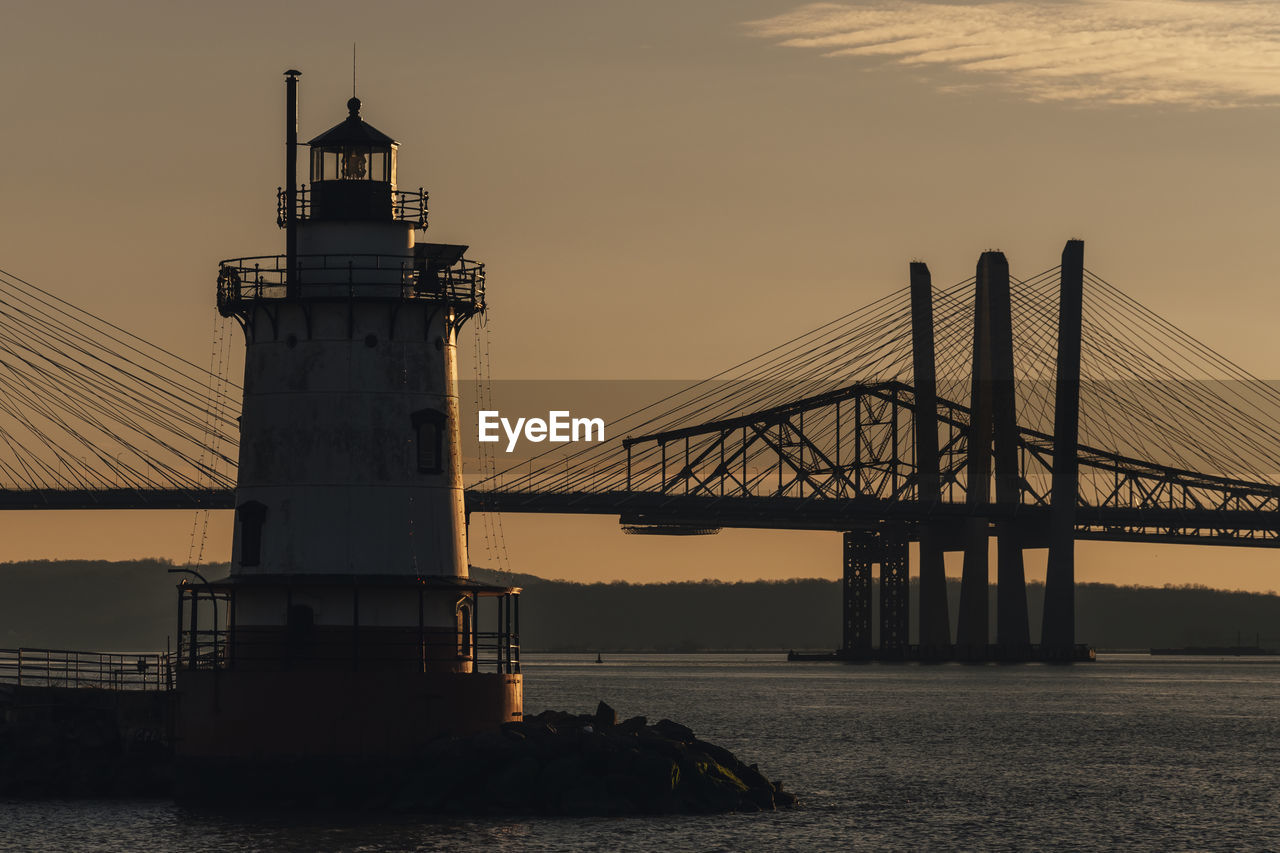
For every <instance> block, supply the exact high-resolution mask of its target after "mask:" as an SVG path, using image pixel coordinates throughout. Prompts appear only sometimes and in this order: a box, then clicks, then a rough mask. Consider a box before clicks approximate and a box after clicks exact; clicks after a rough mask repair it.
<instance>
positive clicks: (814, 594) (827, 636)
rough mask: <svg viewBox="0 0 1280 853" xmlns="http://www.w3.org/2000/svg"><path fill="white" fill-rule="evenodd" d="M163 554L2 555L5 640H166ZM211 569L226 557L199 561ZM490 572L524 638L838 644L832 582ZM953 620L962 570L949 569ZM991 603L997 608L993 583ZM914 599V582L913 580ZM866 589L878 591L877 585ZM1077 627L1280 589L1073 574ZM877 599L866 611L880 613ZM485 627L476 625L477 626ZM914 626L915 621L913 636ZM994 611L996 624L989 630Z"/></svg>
mask: <svg viewBox="0 0 1280 853" xmlns="http://www.w3.org/2000/svg"><path fill="white" fill-rule="evenodd" d="M172 567H173V564H172V563H168V562H166V561H163V560H135V561H125V562H107V561H91V560H68V561H28V562H14V563H0V647H4V648H16V647H18V646H23V647H27V648H62V649H77V650H101V651H148V650H158V649H163V648H164V647H165V644H166V641H168V642H169V643H170V644H172V641H173V640H172V638H173V633H174V631H175V629H176V623H177V616H176V607H177V595H176V594H175V586H176V585H177V583H178V582H179V580H180V576H177V575H173V574H169V573H167V571H166V570H167V569H169V568H172ZM200 571H201V573H202V574H204V575H205V577H208V578H210V579H213V578H218V577H222V576H225V574H226V571H227V567H226V566H225V565H221V566H218V565H213V566H203V567H201V568H200ZM474 574H475V576H476V578H477V579H479V580H483V581H486V582H497V583H502V584H504V585H512V586H519V587H521V588H522V589H523V590H524V592H523V594H522V595H521V604H520V628H521V631H520V633H521V644H522V646H523V648H524V649H525V650H526V651H596V650H603V651H663V652H672V651H704V650H705V651H711V650H743V651H746V650H762V651H763V650H787V649H797V650H800V649H805V650H831V649H835V648H837V647H838V646H839V645H840V634H841V629H840V624H841V590H840V582H839V581H835V580H824V579H815V578H807V579H796V580H783V581H751V582H732V583H730V582H722V581H714V580H705V581H699V582H688V581H684V582H672V583H656V584H629V583H623V582H615V583H590V584H584V583H574V582H569V581H560V580H547V579H544V578H539V577H535V576H532V575H520V574H516V575H510V574H499V573H496V572H490V571H487V570H484V569H477V570H476V571H475V573H474ZM948 592H949V596H950V599H951V613H952V628H953V630H954V627H955V614H956V612H957V609H958V607H959V597H960V585H959V581H958V580H955V579H952V580H950V581H949V582H948ZM990 592H991V603H990V613H991V614H992V618H993V621H994V614H995V612H996V608H995V587H991V591H990ZM910 593H911V599H912V605H911V612H912V614H913V623H914V614H915V612H916V608H915V599H916V594H917V584H916V582H915V580H914V579H913V580H912V583H911V590H910ZM1043 598H1044V587H1043V586H1042V585H1040V584H1035V583H1033V584H1028V587H1027V604H1028V611H1029V613H1030V617H1031V636H1032V637H1033V638H1036V637H1038V636H1039V633H1040V624H1039V623H1040V613H1041V607H1042V602H1043ZM873 599H874V596H873ZM1076 617H1077V629H1076V636H1077V638H1078V639H1079V640H1080V641H1081V642H1087V643H1089V644H1091V645H1093V646H1094V647H1095V648H1098V649H1101V650H1108V649H1147V648H1150V647H1163V646H1173V647H1177V646H1230V645H1236V644H1243V645H1253V644H1254V643H1255V642H1257V643H1260V644H1261V645H1262V646H1264V647H1268V648H1275V647H1276V646H1278V645H1280V596H1277V595H1275V594H1274V593H1250V592H1229V591H1223V590H1215V589H1210V588H1208V587H1204V586H1178V587H1174V586H1165V587H1138V586H1116V585H1112V584H1099V583H1087V584H1079V585H1078V586H1077V588H1076ZM878 620H879V614H878V608H876V607H875V606H874V605H873V613H872V622H873V625H876V624H878ZM481 627H482V628H483V627H484V626H483V625H482V626H481ZM915 628H916V626H915V625H914V624H912V626H911V636H912V640H913V641H914V639H915ZM994 636H995V632H994V624H993V626H992V637H993V639H994Z"/></svg>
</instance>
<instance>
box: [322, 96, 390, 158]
mask: <svg viewBox="0 0 1280 853" xmlns="http://www.w3.org/2000/svg"><path fill="white" fill-rule="evenodd" d="M347 110H348V115H347V117H346V119H345V120H344V121H342V122H340V123H338V124H335V125H334V126H333V127H331V128H329V129H328V130H326V131H325V132H324V133H322V134H320V135H319V136H317V137H316V138H315V139H312V140H311V141H310V142H308V143H307V144H308V145H310V146H312V147H315V146H325V147H329V146H339V145H370V146H380V147H390V146H392V145H395V144H396V141H395V140H394V139H392V138H391V137H390V136H387V135H386V134H385V133H383V132H382V131H380V130H378V129H377V128H376V127H374V126H373V125H371V124H369V123H368V122H366V121H365V120H364V119H362V118H360V99H359V98H352V99H351V100H349V101H347Z"/></svg>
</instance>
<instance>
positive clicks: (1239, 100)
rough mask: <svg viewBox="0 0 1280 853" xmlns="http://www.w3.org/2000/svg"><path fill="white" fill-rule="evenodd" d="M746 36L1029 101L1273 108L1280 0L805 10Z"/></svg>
mask: <svg viewBox="0 0 1280 853" xmlns="http://www.w3.org/2000/svg"><path fill="white" fill-rule="evenodd" d="M745 26H746V27H747V30H748V32H749V33H750V34H752V35H754V36H757V37H760V38H765V39H770V40H772V41H774V42H776V43H778V44H781V45H784V46H786V47H794V48H804V49H807V50H816V51H818V52H819V53H821V55H823V56H826V57H835V58H840V57H863V58H869V59H871V60H873V61H874V60H879V61H881V62H885V61H889V62H894V63H897V64H898V65H902V66H907V67H912V68H917V69H919V68H937V69H941V70H945V71H956V72H962V73H965V74H970V75H973V76H972V77H971V78H969V79H968V80H966V81H965V82H966V83H977V82H984V81H985V82H989V83H993V84H995V85H999V86H1003V87H1006V88H1009V89H1012V90H1014V91H1016V92H1017V93H1019V94H1020V95H1022V96H1023V97H1026V98H1028V99H1030V100H1033V101H1068V102H1093V103H1109V104H1186V105H1193V106H1201V107H1234V106H1245V105H1255V104H1270V103H1276V102H1280V3H1277V2H1276V0H1265V2H1257V0H1041V2H1024V1H1023V0H1008V1H1007V2H986V3H965V4H960V5H956V4H945V5H944V4H941V3H930V2H894V3H890V2H884V0H881V2H873V3H870V4H859V5H854V4H846V3H810V4H807V5H804V6H800V7H799V8H797V9H794V10H792V11H790V12H786V13H784V14H781V15H777V16H775V17H772V18H765V19H762V20H757V21H750V22H748V23H747V24H746V25H745ZM954 84H955V81H954V80H952V85H954Z"/></svg>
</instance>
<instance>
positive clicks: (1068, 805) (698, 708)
mask: <svg viewBox="0 0 1280 853" xmlns="http://www.w3.org/2000/svg"><path fill="white" fill-rule="evenodd" d="M524 673H525V709H526V710H527V711H529V712H533V713H536V712H538V711H541V710H543V709H544V708H548V707H553V708H558V709H564V710H570V711H575V712H581V711H591V710H594V708H595V705H596V702H597V701H598V700H601V699H603V700H605V701H607V702H609V703H610V704H611V705H613V707H614V708H615V709H616V710H617V711H618V714H619V717H627V716H633V715H636V714H643V715H645V716H647V717H649V718H650V720H651V721H654V720H657V719H659V718H662V717H668V718H671V719H673V720H676V721H678V722H682V723H685V724H686V725H689V726H690V727H691V728H693V729H694V731H695V732H696V733H697V734H698V735H699V736H700V737H702V738H704V739H706V740H710V741H712V742H715V743H719V744H721V745H723V746H726V747H728V748H729V749H731V750H733V751H734V752H735V753H737V755H738V756H739V757H740V758H742V759H743V760H745V761H747V762H748V763H750V762H758V763H759V765H760V769H761V770H762V771H763V772H764V773H765V774H766V775H768V776H769V777H770V778H774V779H782V780H783V781H784V783H785V784H786V786H787V788H788V789H790V790H792V791H794V792H795V793H796V794H797V795H798V796H799V797H800V801H801V807H800V808H798V809H796V810H794V811H787V812H776V813H765V814H742V815H719V816H710V817H685V816H676V817H662V818H653V817H645V818H590V819H586V818H584V819H549V818H548V819H541V818H533V819H531V818H510V819H503V818H484V819H412V818H404V819H399V818H398V819H395V820H391V821H388V820H381V819H379V820H371V819H369V818H367V817H362V816H358V815H342V814H325V815H305V814H296V813H279V812H275V811H267V810H263V811H261V812H253V813H243V812H240V813H225V812H214V811H204V810H199V809H188V808H179V807H177V806H175V805H173V804H172V803H169V802H166V801H136V800H125V801H105V800H103V801H42V802H21V801H12V800H7V801H6V800H0V849H4V850H31V851H63V850H76V851H108V850H109V851H116V850H128V851H172V852H173V853H180V852H181V851H232V850H234V851H259V850H261V851H268V850H272V851H274V850H283V851H316V850H332V851H353V853H354V851H399V850H424V851H425V850H450V851H454V850H485V851H508V850H510V851H526V850H530V851H539V850H548V851H550V850H611V851H612V850H628V851H663V853H670V851H677V850H700V851H720V850H723V851H740V850H822V851H827V850H836V849H867V850H885V849H1046V848H1053V849H1081V850H1096V849H1117V848H1124V849H1130V850H1133V849H1145V850H1206V849H1222V850H1227V849H1230V850H1240V849H1273V850H1274V849H1277V848H1280V769H1278V768H1280V659H1277V658H1239V659H1225V660H1222V659H1202V658H1201V659H1197V658H1150V657H1147V656H1145V655H1141V656H1138V655H1135V656H1124V655H1102V656H1100V657H1099V660H1098V662H1096V663H1092V664H1076V665H1073V666H1045V665H1018V666H995V665H987V666H965V665H959V664H945V665H933V666H922V665H911V664H908V665H882V664H864V665H843V664H834V663H787V662H786V661H785V660H783V659H782V658H781V656H778V655H608V656H606V660H605V662H604V663H602V664H597V663H595V658H594V655H591V656H588V655H581V656H575V655H530V656H527V657H526V660H525V667H524Z"/></svg>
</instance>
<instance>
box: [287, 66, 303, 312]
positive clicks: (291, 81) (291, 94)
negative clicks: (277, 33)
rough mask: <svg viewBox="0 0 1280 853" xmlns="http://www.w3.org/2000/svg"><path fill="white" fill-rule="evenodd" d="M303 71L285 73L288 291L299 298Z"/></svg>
mask: <svg viewBox="0 0 1280 853" xmlns="http://www.w3.org/2000/svg"><path fill="white" fill-rule="evenodd" d="M301 76H302V72H301V71H295V70H293V69H289V70H288V71H286V72H284V77H285V83H284V89H285V133H284V147H285V154H284V181H285V190H284V235H285V236H284V256H285V273H284V285H285V293H286V294H287V295H288V297H289V298H290V299H296V298H297V297H298V295H299V294H298V282H297V280H296V277H297V274H298V78H299V77H301Z"/></svg>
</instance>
